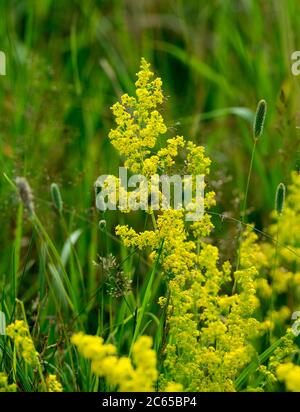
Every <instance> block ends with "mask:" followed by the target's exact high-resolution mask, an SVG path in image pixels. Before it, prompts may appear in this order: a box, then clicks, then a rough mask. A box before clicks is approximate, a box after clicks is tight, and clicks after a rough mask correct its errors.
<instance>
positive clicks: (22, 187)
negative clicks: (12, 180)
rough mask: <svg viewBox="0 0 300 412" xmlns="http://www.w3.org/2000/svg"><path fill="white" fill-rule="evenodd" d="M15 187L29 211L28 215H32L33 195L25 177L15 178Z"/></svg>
mask: <svg viewBox="0 0 300 412" xmlns="http://www.w3.org/2000/svg"><path fill="white" fill-rule="evenodd" d="M16 185H17V188H18V192H19V196H20V198H21V200H22V202H23V204H24V206H25V207H26V209H27V210H28V211H29V213H30V214H33V213H34V202H33V193H32V190H31V187H30V186H29V183H28V181H27V179H26V178H25V177H19V176H17V177H16Z"/></svg>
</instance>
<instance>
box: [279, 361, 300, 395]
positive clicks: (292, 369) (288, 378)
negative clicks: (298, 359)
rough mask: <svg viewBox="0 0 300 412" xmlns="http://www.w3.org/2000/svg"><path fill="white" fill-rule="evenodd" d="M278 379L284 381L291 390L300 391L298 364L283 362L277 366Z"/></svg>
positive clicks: (299, 368)
mask: <svg viewBox="0 0 300 412" xmlns="http://www.w3.org/2000/svg"><path fill="white" fill-rule="evenodd" d="M276 373H277V376H278V379H279V380H281V381H284V382H285V384H286V387H287V389H288V390H289V391H291V392H300V366H298V365H294V364H293V363H291V362H288V363H284V364H282V365H280V366H278V368H277V371H276Z"/></svg>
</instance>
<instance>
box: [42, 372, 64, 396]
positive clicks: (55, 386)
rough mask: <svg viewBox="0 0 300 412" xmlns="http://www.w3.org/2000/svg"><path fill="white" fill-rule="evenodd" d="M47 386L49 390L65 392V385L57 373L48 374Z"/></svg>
mask: <svg viewBox="0 0 300 412" xmlns="http://www.w3.org/2000/svg"><path fill="white" fill-rule="evenodd" d="M46 387H47V391H48V392H63V387H62V385H61V383H60V382H59V380H58V379H57V376H56V375H48V376H47V378H46Z"/></svg>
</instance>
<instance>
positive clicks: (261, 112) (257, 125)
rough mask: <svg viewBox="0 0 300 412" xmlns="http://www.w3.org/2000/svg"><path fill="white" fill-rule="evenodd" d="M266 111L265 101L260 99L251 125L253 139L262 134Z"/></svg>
mask: <svg viewBox="0 0 300 412" xmlns="http://www.w3.org/2000/svg"><path fill="white" fill-rule="evenodd" d="M266 112H267V103H266V101H265V100H260V101H259V102H258V105H257V109H256V114H255V120H254V125H253V135H254V139H256V140H257V139H259V138H260V136H261V135H262V132H263V129H264V123H265V117H266Z"/></svg>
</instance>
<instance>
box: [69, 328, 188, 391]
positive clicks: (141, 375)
mask: <svg viewBox="0 0 300 412" xmlns="http://www.w3.org/2000/svg"><path fill="white" fill-rule="evenodd" d="M71 341H72V343H73V344H74V345H76V346H77V349H78V351H79V352H80V353H81V354H82V355H83V356H84V357H85V358H87V359H90V360H91V367H92V371H93V372H94V373H95V374H96V375H97V376H100V377H103V378H105V379H106V381H107V383H108V384H109V385H110V386H112V387H116V386H117V387H118V389H119V391H120V392H144V391H145V392H153V391H154V386H155V384H156V381H157V378H158V373H157V369H156V353H155V351H154V350H153V349H151V347H152V338H151V337H148V336H141V337H140V338H138V340H137V341H136V342H135V344H134V345H133V350H132V360H131V359H130V358H128V357H119V356H117V350H116V347H115V346H114V345H112V344H105V343H104V341H103V339H102V338H100V337H98V336H90V335H85V334H84V333H82V332H79V333H77V334H75V335H73V336H72V338H71ZM172 385H176V384H172ZM170 388H172V386H171V387H170ZM173 388H174V386H173ZM175 388H176V390H177V389H178V390H179V386H176V387H175ZM180 388H181V386H180ZM173 390H174V389H173Z"/></svg>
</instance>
